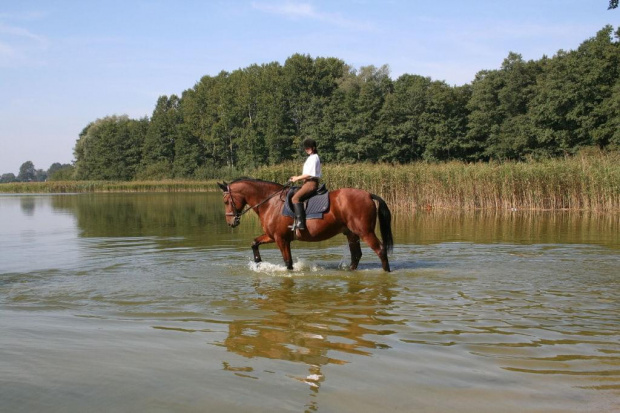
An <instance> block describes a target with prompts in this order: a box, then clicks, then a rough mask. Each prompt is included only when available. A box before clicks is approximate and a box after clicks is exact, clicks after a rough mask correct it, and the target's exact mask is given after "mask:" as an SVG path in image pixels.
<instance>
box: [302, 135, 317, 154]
mask: <svg viewBox="0 0 620 413" xmlns="http://www.w3.org/2000/svg"><path fill="white" fill-rule="evenodd" d="M304 149H312V152H316V141H315V140H314V139H310V138H308V139H306V140H304Z"/></svg>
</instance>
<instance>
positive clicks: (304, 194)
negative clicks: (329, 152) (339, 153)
mask: <svg viewBox="0 0 620 413" xmlns="http://www.w3.org/2000/svg"><path fill="white" fill-rule="evenodd" d="M304 150H305V152H306V154H308V158H307V159H306V162H305V163H304V168H303V170H302V172H301V175H296V176H291V177H290V178H289V181H290V182H295V181H304V183H303V185H302V186H301V188H299V190H298V191H297V192H296V193H295V194H294V195H293V197H292V200H293V207H294V208H295V218H296V219H297V229H300V230H305V229H306V211H305V210H304V204H303V201H305V200H306V199H307V198H309V197H310V196H311V195H312V194H313V193H314V192H315V191H316V190H317V188H318V187H319V178H320V177H321V160H320V159H319V154H318V152H317V150H316V141H315V140H314V139H306V140H305V141H304Z"/></svg>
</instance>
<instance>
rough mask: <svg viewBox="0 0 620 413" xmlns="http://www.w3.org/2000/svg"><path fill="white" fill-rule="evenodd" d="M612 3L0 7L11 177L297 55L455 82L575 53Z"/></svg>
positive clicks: (1, 141) (613, 16)
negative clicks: (224, 79) (81, 139)
mask: <svg viewBox="0 0 620 413" xmlns="http://www.w3.org/2000/svg"><path fill="white" fill-rule="evenodd" d="M608 5H609V1H608V0H519V1H514V0H484V1H483V0H477V1H476V0H469V1H464V0H428V1H427V0H393V1H390V0H383V1H379V0H377V1H371V0H342V1H338V0H325V1H320V0H316V1H315V0H305V1H292V0H288V1H287V0H238V1H235V0H230V1H219V0H211V1H209V0H202V1H190V0H169V1H163V0H161V1H157V0H153V1H147V0H122V1H115V0H105V1H94V0H93V1H83V0H74V1H62V0H61V1H57V0H40V1H30V0H20V1H11V0H0V174H3V173H8V172H12V173H14V174H15V175H17V174H18V172H19V167H20V166H21V165H22V164H23V163H24V162H26V161H32V162H33V163H34V166H35V168H37V169H43V170H47V169H48V168H49V167H50V166H51V164H52V163H55V162H60V163H71V162H72V161H73V160H74V158H73V147H74V146H75V142H76V140H77V138H78V135H79V133H80V132H81V131H82V129H83V128H84V127H86V126H87V125H88V124H89V123H90V122H92V121H94V120H96V119H99V118H103V117H105V116H109V115H123V114H126V115H129V116H130V117H132V118H142V117H144V116H149V117H150V116H151V114H152V112H153V109H154V107H155V103H156V101H157V98H158V97H159V96H162V95H168V96H169V95H171V94H177V95H179V96H180V95H181V94H182V93H183V91H184V90H186V89H190V88H192V87H193V86H194V85H195V84H196V83H197V82H198V81H199V80H200V78H201V77H203V76H205V75H210V76H214V75H217V74H218V73H219V72H221V71H222V70H225V71H229V72H231V71H234V70H236V69H240V68H245V67H248V66H250V65H252V64H263V63H270V62H274V61H277V62H280V63H281V64H284V62H285V61H286V59H287V58H288V57H290V56H291V55H293V54H295V53H302V54H309V55H310V56H312V57H313V58H315V57H336V58H339V59H342V60H343V61H344V62H345V63H347V64H348V65H350V66H352V67H353V68H356V69H359V68H360V67H363V66H368V65H374V66H377V67H379V66H382V65H384V64H386V65H388V66H389V67H390V74H391V77H392V78H393V79H397V78H398V77H399V76H401V75H403V74H405V73H406V74H414V75H422V76H428V77H430V78H432V79H433V80H443V81H445V82H447V83H448V84H450V85H463V84H467V83H470V82H471V81H473V79H474V77H475V75H476V73H477V72H479V71H481V70H493V69H498V68H499V67H500V66H501V64H502V61H503V60H504V59H505V58H506V57H507V56H508V53H509V52H511V51H512V52H515V53H519V54H521V55H522V56H523V58H524V59H525V60H538V59H540V58H541V57H543V56H544V55H547V56H549V57H551V56H553V55H555V54H556V53H557V52H558V51H559V50H573V49H575V48H577V47H578V46H579V45H580V44H581V43H582V42H583V41H585V40H586V39H588V38H591V37H593V36H594V35H595V34H596V32H598V31H599V30H600V29H602V28H603V27H604V26H605V25H608V24H611V25H612V26H614V27H615V28H617V27H618V26H620V9H616V10H607V7H608Z"/></svg>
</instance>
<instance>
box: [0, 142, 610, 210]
mask: <svg viewBox="0 0 620 413" xmlns="http://www.w3.org/2000/svg"><path fill="white" fill-rule="evenodd" d="M299 168H300V165H299V164H298V163H297V162H290V163H285V164H281V165H276V166H270V167H263V168H259V169H257V170H255V171H252V172H249V173H248V175H250V176H253V177H256V178H261V179H266V180H269V181H274V182H280V183H284V182H286V180H287V179H288V177H289V176H291V175H294V174H297V173H298V172H299V171H298V169H299ZM323 175H324V176H323V181H325V182H326V183H327V185H328V188H330V189H337V188H343V187H354V188H362V189H366V190H368V191H370V192H372V193H375V194H377V195H380V196H381V197H383V198H384V199H385V200H386V201H387V202H388V204H389V205H390V207H391V208H393V209H394V210H399V211H405V210H412V209H459V210H475V209H493V210H514V209H528V210H592V211H618V210H620V153H615V152H614V153H607V154H603V153H601V154H595V155H592V154H590V155H587V154H583V155H578V156H575V157H567V158H563V159H549V160H545V161H535V162H534V161H532V162H504V163H475V164H468V163H464V162H447V163H436V164H434V163H426V162H418V163H413V164H408V165H390V164H354V165H337V164H325V165H324V167H323ZM215 182H216V181H215V180H209V181H191V180H182V181H180V180H164V181H130V182H109V181H68V182H29V183H12V184H1V185H0V193H82V192H212V191H217V190H218V188H217V186H216V184H215Z"/></svg>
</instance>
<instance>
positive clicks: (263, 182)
mask: <svg viewBox="0 0 620 413" xmlns="http://www.w3.org/2000/svg"><path fill="white" fill-rule="evenodd" d="M241 181H250V182H256V183H262V184H271V185H277V186H280V187H283V186H284V185H282V184H279V183H277V182H272V181H265V180H264V179H258V178H250V177H248V176H242V177H239V178H235V179H234V180H232V181H231V182H230V183H231V184H234V183H235V182H241Z"/></svg>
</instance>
